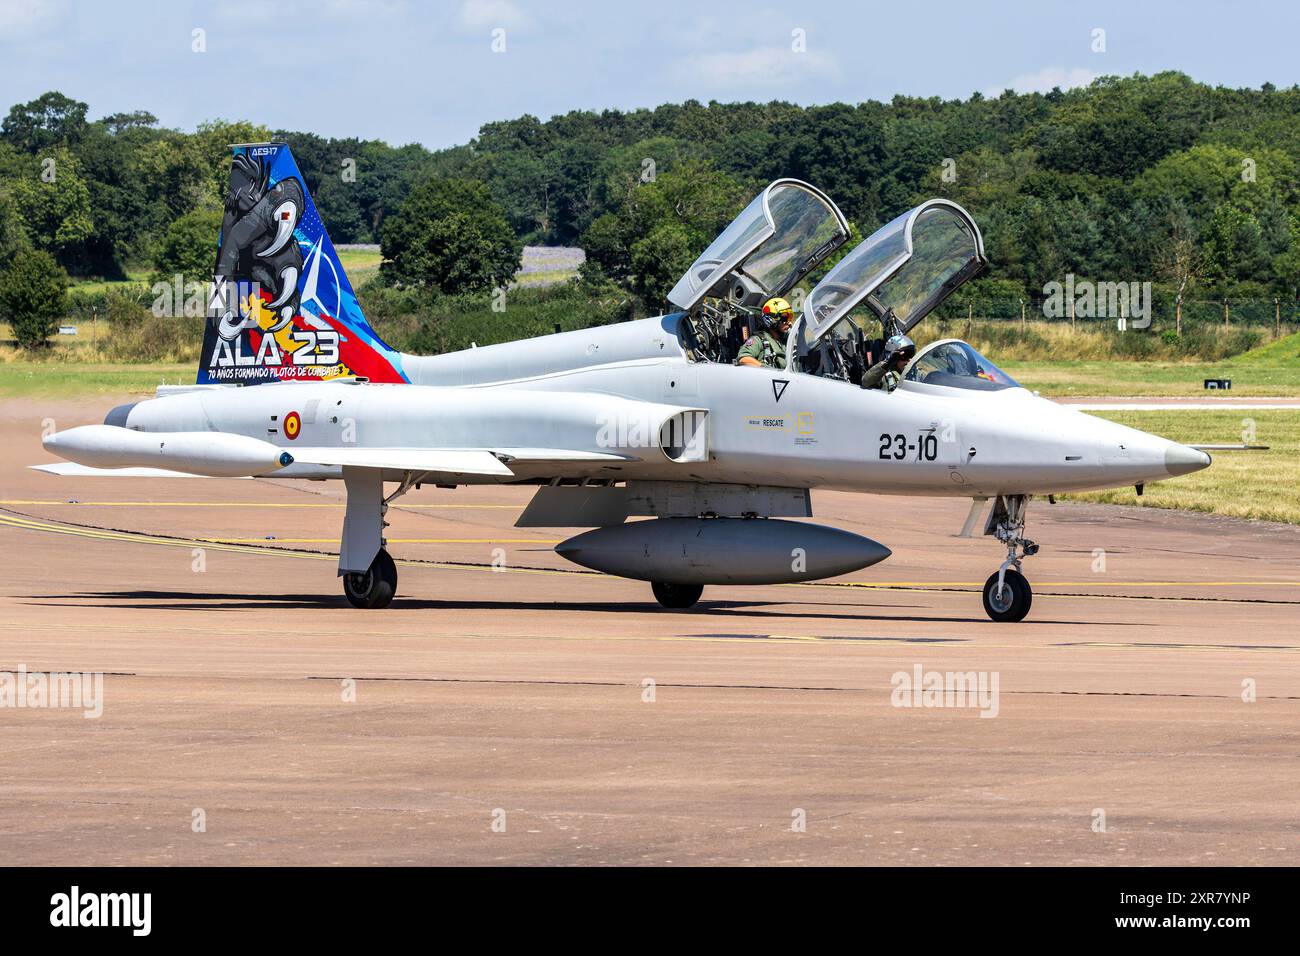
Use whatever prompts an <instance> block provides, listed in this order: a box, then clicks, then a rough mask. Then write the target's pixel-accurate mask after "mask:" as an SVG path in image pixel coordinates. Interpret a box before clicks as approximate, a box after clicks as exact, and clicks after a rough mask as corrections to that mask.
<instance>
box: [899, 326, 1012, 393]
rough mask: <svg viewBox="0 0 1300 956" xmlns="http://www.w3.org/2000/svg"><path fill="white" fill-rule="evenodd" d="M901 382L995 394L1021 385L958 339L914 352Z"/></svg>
mask: <svg viewBox="0 0 1300 956" xmlns="http://www.w3.org/2000/svg"><path fill="white" fill-rule="evenodd" d="M903 380H904V381H908V382H915V383H916V384H918V385H927V386H930V387H932V388H933V387H940V388H966V389H971V390H973V391H979V392H996V391H1000V390H1002V389H1004V388H1019V387H1020V383H1019V382H1017V381H1016V380H1015V379H1013V378H1012V377H1011V376H1010V375H1008V374H1007V373H1006V372H1004V371H1002V369H1000V368H998V367H997V366H996V365H994V364H993V363H992V362H990V361H989V360H988V359H986V358H985V357H984V356H983V355H981V354H980V353H979V352H977V351H975V349H973V348H971V346H970V345H968V344H967V343H965V342H963V341H961V340H960V339H942V340H940V341H938V342H931V343H930V344H929V345H927V346H925V347H924V348H923V349H921V351H919V352H917V353H916V358H914V359H912V361H911V363H910V364H909V365H908V366H907V369H906V370H905V371H904V373H903Z"/></svg>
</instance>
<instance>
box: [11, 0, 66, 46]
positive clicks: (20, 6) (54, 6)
mask: <svg viewBox="0 0 1300 956" xmlns="http://www.w3.org/2000/svg"><path fill="white" fill-rule="evenodd" d="M62 10H63V3H62V2H61V0H0V40H7V39H10V38H11V37H13V36H14V35H18V34H24V33H27V32H29V31H32V30H35V29H39V28H40V27H43V26H45V25H47V24H48V23H50V22H51V21H53V20H54V19H55V16H56V14H58V13H60V12H61V11H62Z"/></svg>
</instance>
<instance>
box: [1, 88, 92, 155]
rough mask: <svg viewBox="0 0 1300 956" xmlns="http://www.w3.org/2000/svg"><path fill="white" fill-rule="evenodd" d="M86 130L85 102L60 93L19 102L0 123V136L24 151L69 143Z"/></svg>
mask: <svg viewBox="0 0 1300 956" xmlns="http://www.w3.org/2000/svg"><path fill="white" fill-rule="evenodd" d="M85 129H86V104H85V103H81V102H78V101H77V100H74V99H70V98H69V97H66V96H64V95H63V94H62V93H56V92H50V93H44V94H42V95H41V96H38V97H37V98H36V99H34V100H32V101H31V102H30V103H19V104H18V105H17V106H14V107H13V108H11V109H10V110H9V115H8V116H6V117H5V119H4V122H3V123H0V136H3V137H4V138H5V139H6V140H8V141H9V142H10V143H12V144H13V145H14V147H15V148H16V149H20V150H22V151H23V152H26V153H37V152H39V151H41V150H45V149H51V148H53V147H55V146H71V145H72V144H73V143H75V142H77V140H79V139H80V138H81V134H82V133H84V132H85Z"/></svg>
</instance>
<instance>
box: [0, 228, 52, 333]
mask: <svg viewBox="0 0 1300 956" xmlns="http://www.w3.org/2000/svg"><path fill="white" fill-rule="evenodd" d="M67 288H68V274H67V273H66V272H64V271H63V267H62V266H60V265H59V264H58V262H56V261H55V259H54V257H53V256H52V255H50V254H49V253H48V252H42V251H40V250H27V251H24V252H20V253H18V254H17V255H16V256H14V258H13V260H12V261H11V262H10V264H9V266H8V267H7V268H6V269H5V270H4V271H3V272H0V315H3V317H4V318H5V319H6V320H7V321H8V322H9V326H10V328H12V329H13V332H14V338H15V339H17V340H18V344H19V346H21V347H22V348H24V349H36V348H40V347H42V346H43V345H45V340H46V339H47V338H49V337H50V336H51V335H53V334H54V332H55V331H56V330H57V329H58V327H59V319H60V318H61V317H62V316H63V314H64V312H65V311H66V309H65V306H66V298H67Z"/></svg>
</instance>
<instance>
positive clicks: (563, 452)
mask: <svg viewBox="0 0 1300 956" xmlns="http://www.w3.org/2000/svg"><path fill="white" fill-rule="evenodd" d="M291 454H292V455H293V460H294V461H295V462H304V463H306V464H310V465H342V466H348V467H353V468H382V469H388V470H393V471H427V472H436V473H438V474H447V475H501V476H502V477H511V476H513V475H514V472H513V471H511V470H510V468H509V467H507V466H508V464H509V463H510V462H515V461H518V462H520V463H527V464H536V463H544V462H557V463H564V464H572V463H575V462H592V463H593V464H595V463H607V462H613V461H627V460H628V459H627V458H626V457H625V456H623V455H611V454H604V453H601V452H589V451H577V450H573V449H568V448H493V449H487V448H352V447H349V448H301V449H299V448H295V449H293V451H292V452H291Z"/></svg>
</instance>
